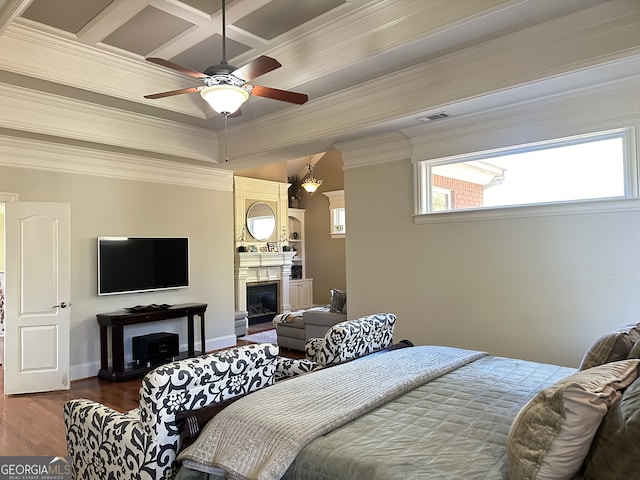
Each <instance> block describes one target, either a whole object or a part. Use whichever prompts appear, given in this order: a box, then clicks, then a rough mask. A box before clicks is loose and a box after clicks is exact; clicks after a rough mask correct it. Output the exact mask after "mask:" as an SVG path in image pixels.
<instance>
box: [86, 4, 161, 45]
mask: <svg viewBox="0 0 640 480" xmlns="http://www.w3.org/2000/svg"><path fill="white" fill-rule="evenodd" d="M148 3H149V2H148V1H147V0H127V1H126V2H112V3H111V4H109V6H107V8H105V9H104V10H103V11H102V12H100V14H99V15H98V16H97V17H95V18H94V19H93V20H91V21H90V22H89V23H87V24H86V25H85V26H84V27H83V28H82V29H80V31H79V32H78V35H77V37H78V40H80V41H81V42H82V43H86V44H88V45H92V44H95V43H97V42H101V41H102V40H103V39H105V38H106V37H108V36H109V34H111V33H112V32H113V31H115V30H117V29H118V28H120V27H121V26H122V25H124V24H125V23H126V22H127V21H128V20H129V19H130V18H131V17H133V16H135V15H136V14H138V13H140V12H141V11H142V10H144V8H145V7H146V6H147V4H148Z"/></svg>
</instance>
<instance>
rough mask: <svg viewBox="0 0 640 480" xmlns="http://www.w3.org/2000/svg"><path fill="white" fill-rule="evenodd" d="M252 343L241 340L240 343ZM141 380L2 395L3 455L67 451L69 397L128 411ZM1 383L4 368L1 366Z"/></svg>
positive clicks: (135, 400)
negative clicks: (65, 407) (65, 411)
mask: <svg viewBox="0 0 640 480" xmlns="http://www.w3.org/2000/svg"><path fill="white" fill-rule="evenodd" d="M268 328H272V325H271V324H270V323H268V324H262V325H254V326H250V327H249V333H255V332H257V331H261V330H266V329H268ZM249 343H250V342H246V341H244V340H242V337H240V339H238V341H237V345H247V344H249ZM280 355H282V356H285V357H291V358H303V356H304V355H303V354H302V353H301V352H294V351H291V350H287V349H280ZM140 384H141V379H136V380H130V381H127V382H121V383H111V382H108V381H106V380H103V379H100V378H98V377H92V378H88V379H85V380H77V381H74V382H72V383H71V389H70V390H67V391H61V392H50V393H37V394H28V395H4V394H0V455H38V456H39V455H43V456H49V455H52V456H53V455H55V456H64V455H66V454H67V445H66V440H65V433H64V422H63V416H62V408H63V405H64V403H65V402H66V401H67V400H71V399H74V398H88V399H91V400H94V401H96V402H100V403H102V404H104V405H106V406H108V407H111V408H113V409H114V410H117V411H120V412H125V411H127V410H131V409H134V408H136V407H137V406H138V400H139V396H138V391H139V389H140ZM0 385H4V369H3V368H2V367H0Z"/></svg>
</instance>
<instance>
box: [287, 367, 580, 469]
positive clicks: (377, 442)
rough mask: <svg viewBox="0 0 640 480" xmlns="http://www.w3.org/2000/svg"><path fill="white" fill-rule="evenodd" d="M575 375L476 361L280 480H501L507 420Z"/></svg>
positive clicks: (318, 449)
mask: <svg viewBox="0 0 640 480" xmlns="http://www.w3.org/2000/svg"><path fill="white" fill-rule="evenodd" d="M574 372H575V370H574V369H571V368H567V367H561V366H557V365H548V364H542V363H536V362H530V361H525V360H517V359H512V358H502V357H491V356H489V357H484V358H480V359H479V360H477V361H475V362H473V363H470V364H468V365H465V366H463V367H461V368H459V369H456V370H455V371H452V372H450V373H448V374H446V375H444V376H442V377H439V378H437V379H434V380H433V381H431V382H429V383H426V384H424V385H421V386H419V387H417V388H415V389H414V390H412V391H411V392H408V393H407V394H405V395H403V396H401V397H399V398H397V399H395V400H393V401H391V402H389V403H387V404H386V405H383V406H382V407H380V408H378V409H376V410H374V411H372V412H370V413H368V414H367V415H364V416H362V417H360V418H358V419H356V420H354V421H353V422H350V423H349V424H347V425H344V426H343V427H341V428H339V429H337V430H334V431H333V432H330V433H328V434H327V435H324V436H322V437H320V438H318V439H316V440H314V441H313V442H311V443H310V444H309V445H307V446H306V447H305V448H304V449H303V450H302V451H301V452H300V453H299V454H298V456H297V457H296V460H295V462H294V463H293V464H292V465H291V467H290V468H289V470H288V471H287V472H286V474H285V475H284V477H283V480H425V479H426V480H507V479H508V478H509V476H508V472H507V461H506V459H507V436H508V433H509V428H510V426H511V423H512V421H513V418H514V417H515V416H516V414H517V412H518V411H519V410H520V408H522V406H523V405H524V404H525V403H526V402H527V401H528V400H530V399H531V398H532V397H534V396H535V395H536V394H537V393H538V392H539V391H540V390H543V389H544V388H546V387H548V386H549V385H551V384H553V383H555V382H557V381H558V380H560V379H562V378H565V377H567V376H569V375H571V374H572V373H574Z"/></svg>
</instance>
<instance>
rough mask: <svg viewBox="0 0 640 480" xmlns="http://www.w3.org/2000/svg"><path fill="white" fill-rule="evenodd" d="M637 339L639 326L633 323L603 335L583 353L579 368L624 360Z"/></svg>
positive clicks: (583, 368) (639, 336) (639, 330)
mask: <svg viewBox="0 0 640 480" xmlns="http://www.w3.org/2000/svg"><path fill="white" fill-rule="evenodd" d="M638 340H640V326H639V324H635V323H631V324H629V325H625V326H624V327H622V328H619V329H618V330H614V331H613V332H610V333H607V334H606V335H603V336H602V337H600V338H599V339H598V340H596V341H595V342H594V344H593V345H591V346H590V347H589V349H588V350H587V352H586V353H585V354H584V357H583V358H582V362H581V363H580V367H579V370H586V369H587V368H591V367H596V366H598V365H602V364H603V363H608V362H617V361H618V360H624V359H625V358H627V357H628V356H629V352H630V351H631V348H632V347H633V345H634V344H635V343H636V342H637V341H638Z"/></svg>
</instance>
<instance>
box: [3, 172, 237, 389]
mask: <svg viewBox="0 0 640 480" xmlns="http://www.w3.org/2000/svg"><path fill="white" fill-rule="evenodd" d="M0 191H2V192H12V193H17V194H18V195H19V200H20V201H35V202H69V203H70V205H71V295H72V298H71V302H72V312H71V345H73V349H72V351H71V359H70V361H71V367H72V370H71V372H72V378H78V376H87V375H95V374H96V373H97V369H98V368H99V357H100V351H99V341H98V326H97V323H96V318H95V315H96V313H100V312H112V311H117V310H120V309H122V308H123V307H128V306H134V305H138V304H150V303H169V304H176V303H185V302H202V303H207V304H209V307H208V309H207V312H206V336H207V339H208V342H207V347H208V348H209V349H210V348H212V347H217V348H220V347H222V346H228V345H231V344H234V343H235V337H234V336H233V333H234V327H233V312H234V305H233V299H234V287H233V241H234V238H233V193H232V191H231V179H230V180H229V191H220V190H213V189H205V188H193V187H181V186H174V185H168V184H163V183H151V182H143V181H133V180H117V179H112V178H102V177H97V176H90V175H77V174H66V173H55V172H44V171H39V170H31V169H21V168H9V167H0ZM99 235H157V236H187V237H189V239H190V256H191V258H190V268H191V272H190V280H191V286H190V287H189V288H185V289H179V290H167V291H163V292H153V293H152V292H149V293H141V294H125V295H110V296H103V297H99V296H98V295H97V293H96V282H97V280H96V279H97V265H96V259H97V257H96V237H97V236H99ZM7 255H11V252H7ZM157 331H169V332H176V333H180V339H181V342H183V343H186V328H185V322H184V321H181V320H176V321H165V322H162V323H159V324H147V325H137V326H132V327H127V328H126V329H125V338H127V339H128V338H129V337H131V336H133V335H139V334H144V333H151V332H157ZM129 352H130V342H128V341H127V343H126V352H125V353H126V354H128V353H129Z"/></svg>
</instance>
